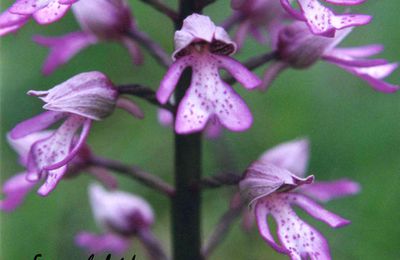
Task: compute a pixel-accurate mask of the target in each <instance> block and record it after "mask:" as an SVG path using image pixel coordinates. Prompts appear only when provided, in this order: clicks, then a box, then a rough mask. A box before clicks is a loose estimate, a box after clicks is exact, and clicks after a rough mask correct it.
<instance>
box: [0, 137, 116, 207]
mask: <svg viewBox="0 0 400 260" xmlns="http://www.w3.org/2000/svg"><path fill="white" fill-rule="evenodd" d="M53 134H54V131H39V132H35V133H32V134H28V135H26V136H24V137H22V138H19V139H12V138H10V136H8V138H7V139H8V142H9V143H10V145H11V147H12V148H13V149H14V150H15V151H16V152H17V153H18V155H19V162H20V164H21V165H23V166H24V167H26V166H27V163H28V160H29V152H30V149H31V147H32V145H33V144H35V143H36V142H38V141H40V140H43V139H46V138H49V137H50V136H52V135H53ZM76 141H77V138H75V142H76ZM91 156H92V153H91V151H90V149H89V147H88V146H86V145H83V146H82V147H81V149H80V150H79V152H78V153H77V154H76V156H75V157H74V158H73V159H72V160H71V161H70V162H69V163H68V171H67V173H66V174H65V175H64V176H63V178H71V177H74V176H76V175H77V174H78V173H80V172H81V171H83V170H85V171H87V172H88V173H90V174H92V175H94V176H95V177H96V178H97V179H99V180H100V181H101V182H102V183H104V185H106V186H107V187H109V188H114V189H115V188H116V186H117V182H116V180H115V179H114V177H113V176H112V175H111V174H110V173H109V172H107V171H106V170H104V169H100V168H97V167H93V166H89V161H90V158H91ZM26 175H27V172H21V173H18V174H16V175H14V176H12V177H11V178H10V179H8V180H7V181H6V182H5V183H4V184H3V188H2V193H4V194H5V197H4V199H3V200H1V201H0V210H2V211H5V212H11V211H14V210H15V209H16V208H18V207H19V206H20V205H21V204H22V203H23V201H24V200H25V197H26V195H27V194H28V193H29V192H30V191H31V190H32V189H33V188H34V187H35V186H36V185H37V184H39V183H41V181H42V180H41V179H40V180H37V181H29V180H27V178H26ZM43 177H44V178H42V179H45V180H44V184H42V185H41V187H40V188H39V190H38V193H39V194H40V195H42V196H45V195H48V194H49V193H50V192H51V191H52V190H53V189H54V188H55V185H54V184H55V183H57V182H58V181H54V180H51V179H50V178H48V176H43Z"/></svg>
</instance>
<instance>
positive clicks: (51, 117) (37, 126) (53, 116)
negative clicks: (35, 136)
mask: <svg viewBox="0 0 400 260" xmlns="http://www.w3.org/2000/svg"><path fill="white" fill-rule="evenodd" d="M65 116H66V115H65V114H64V113H60V112H55V111H48V112H43V113H41V114H39V115H37V116H34V117H32V118H30V119H28V120H25V121H23V122H21V123H19V124H18V125H16V126H15V127H14V128H13V129H12V130H11V132H10V137H11V138H12V139H17V138H21V137H24V136H26V135H28V134H31V133H34V132H37V131H41V130H43V129H45V128H47V127H49V126H51V125H52V124H54V123H55V122H57V121H58V120H60V119H61V118H63V117H65Z"/></svg>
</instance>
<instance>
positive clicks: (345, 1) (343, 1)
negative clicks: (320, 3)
mask: <svg viewBox="0 0 400 260" xmlns="http://www.w3.org/2000/svg"><path fill="white" fill-rule="evenodd" d="M365 1H367V0H325V2H327V3H330V4H334V5H347V6H349V5H359V4H362V3H364V2H365Z"/></svg>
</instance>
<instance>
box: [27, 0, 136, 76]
mask: <svg viewBox="0 0 400 260" xmlns="http://www.w3.org/2000/svg"><path fill="white" fill-rule="evenodd" d="M72 11H73V13H74V14H75V17H76V19H77V21H78V22H79V24H80V26H81V28H82V31H77V32H72V33H68V34H66V35H63V36H59V37H44V36H35V37H34V41H35V42H36V43H38V44H40V45H43V46H46V47H48V48H50V54H49V56H48V57H47V59H46V61H45V63H44V65H43V68H42V71H43V73H44V74H45V75H49V74H51V73H52V72H53V71H54V70H56V69H57V68H58V67H60V66H61V65H63V64H65V63H67V62H68V61H69V60H70V59H71V58H72V57H73V56H75V55H76V54H77V53H78V52H79V51H81V50H82V49H84V48H86V47H88V46H89V45H93V44H96V43H98V42H101V41H116V42H120V43H122V44H123V45H124V46H125V47H126V48H127V49H128V51H129V53H130V55H131V57H132V62H133V63H134V64H141V63H142V61H143V57H142V54H141V52H140V49H139V47H138V45H137V44H136V43H135V42H134V41H133V40H132V39H130V38H129V37H128V33H129V31H130V30H132V29H133V28H135V27H136V26H135V24H134V21H133V17H132V14H131V11H130V8H129V6H128V4H127V3H126V2H125V1H124V0H85V1H79V2H78V3H76V4H74V6H73V7H72Z"/></svg>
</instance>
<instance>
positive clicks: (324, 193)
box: [299, 179, 361, 202]
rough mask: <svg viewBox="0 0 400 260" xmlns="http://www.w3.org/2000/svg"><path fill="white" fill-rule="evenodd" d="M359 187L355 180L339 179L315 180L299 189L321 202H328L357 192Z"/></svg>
mask: <svg viewBox="0 0 400 260" xmlns="http://www.w3.org/2000/svg"><path fill="white" fill-rule="evenodd" d="M360 189H361V188H360V184H358V183H357V182H354V181H351V180H347V179H341V180H337V181H329V182H315V183H313V184H311V185H305V186H302V187H301V188H300V190H299V191H300V192H302V193H304V194H306V195H307V196H309V197H311V198H314V199H316V200H319V201H321V202H328V201H330V200H332V199H336V198H341V197H346V196H350V195H354V194H357V193H358V192H359V191H360Z"/></svg>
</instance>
